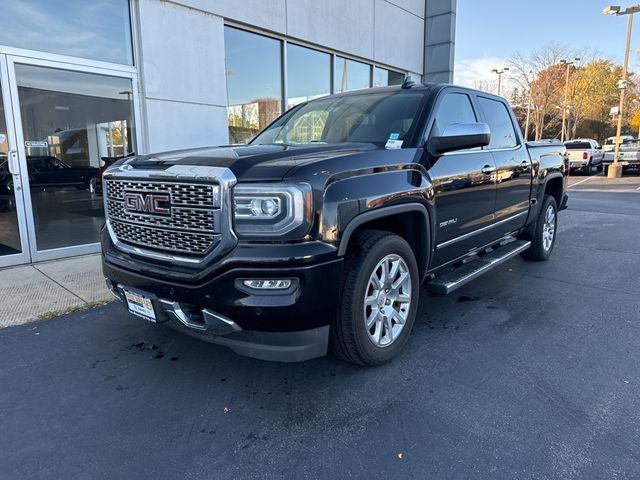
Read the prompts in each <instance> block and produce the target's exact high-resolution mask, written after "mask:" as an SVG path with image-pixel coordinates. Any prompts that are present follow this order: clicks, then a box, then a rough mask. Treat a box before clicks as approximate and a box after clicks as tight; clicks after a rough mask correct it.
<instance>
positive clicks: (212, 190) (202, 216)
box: [105, 179, 221, 256]
mask: <svg viewBox="0 0 640 480" xmlns="http://www.w3.org/2000/svg"><path fill="white" fill-rule="evenodd" d="M105 183H106V185H105V186H106V191H105V195H106V199H105V206H106V214H107V218H108V220H109V223H110V225H111V228H112V231H113V233H114V234H115V236H116V237H117V239H118V240H119V241H121V242H124V243H126V244H130V245H134V246H140V247H144V248H147V249H152V250H157V251H162V252H169V253H176V254H186V255H189V256H193V255H195V256H204V255H205V254H206V253H207V252H209V251H210V250H211V249H212V248H214V247H215V245H216V244H217V243H218V241H219V240H220V235H219V234H220V228H219V227H220V225H219V221H220V204H221V201H220V188H219V186H218V185H216V184H200V183H183V182H159V181H147V180H125V179H122V180H120V179H107V180H106V182H105ZM126 193H140V194H143V195H145V194H154V195H157V194H162V195H169V197H170V202H169V203H170V206H169V209H170V215H167V216H164V215H162V216H161V215H154V214H152V213H146V212H142V211H129V210H127V208H125V202H124V197H125V194H126Z"/></svg>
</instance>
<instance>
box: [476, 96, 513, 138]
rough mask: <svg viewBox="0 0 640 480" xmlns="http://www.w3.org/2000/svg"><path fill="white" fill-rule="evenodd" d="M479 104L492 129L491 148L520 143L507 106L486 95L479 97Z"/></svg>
mask: <svg viewBox="0 0 640 480" xmlns="http://www.w3.org/2000/svg"><path fill="white" fill-rule="evenodd" d="M478 104H479V105H480V108H481V109H482V113H483V115H484V118H485V120H486V122H487V123H488V124H489V129H491V143H490V144H489V148H512V147H515V146H516V145H518V137H517V136H516V131H515V130H514V128H513V122H511V116H510V115H509V111H508V110H507V106H506V105H505V104H504V103H502V102H499V101H497V100H492V99H490V98H486V97H478Z"/></svg>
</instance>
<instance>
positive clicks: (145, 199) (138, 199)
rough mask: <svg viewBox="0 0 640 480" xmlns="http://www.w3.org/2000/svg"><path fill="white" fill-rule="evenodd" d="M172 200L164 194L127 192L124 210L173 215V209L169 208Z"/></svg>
mask: <svg viewBox="0 0 640 480" xmlns="http://www.w3.org/2000/svg"><path fill="white" fill-rule="evenodd" d="M170 200H171V198H170V197H169V195H164V194H156V193H131V192H125V194H124V208H125V209H126V210H128V211H130V212H139V213H151V214H156V215H171V209H169V208H167V207H168V206H169V205H168V204H169V202H170Z"/></svg>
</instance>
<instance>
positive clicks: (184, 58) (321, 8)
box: [134, 0, 455, 151]
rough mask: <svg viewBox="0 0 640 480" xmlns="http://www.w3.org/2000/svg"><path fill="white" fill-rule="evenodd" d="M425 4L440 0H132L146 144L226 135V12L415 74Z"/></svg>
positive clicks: (154, 146)
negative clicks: (135, 14) (136, 21)
mask: <svg viewBox="0 0 640 480" xmlns="http://www.w3.org/2000/svg"><path fill="white" fill-rule="evenodd" d="M444 1H445V2H448V3H449V4H450V2H451V1H453V2H454V3H455V0H444ZM429 2H436V3H438V2H443V0H171V1H167V0H137V1H136V2H134V5H136V7H137V9H138V15H137V17H138V23H139V32H138V48H137V53H138V63H139V64H140V73H141V84H142V98H143V111H144V113H145V116H146V123H147V129H148V136H147V148H148V150H149V151H158V150H164V149H173V148H183V147H192V146H204V145H215V144H223V143H226V142H227V141H228V137H227V123H226V105H227V91H226V77H225V63H224V19H225V18H226V19H228V20H231V21H234V22H240V23H243V24H247V25H251V26H253V27H257V28H259V29H264V30H265V31H266V33H268V32H269V31H270V32H274V33H277V34H280V35H285V36H287V37H289V38H291V39H292V40H295V39H298V40H302V41H304V42H307V43H311V44H315V45H318V46H319V47H321V48H322V47H324V48H328V49H332V50H335V51H337V52H339V53H345V54H348V55H352V56H355V57H360V58H362V59H364V60H368V61H370V62H375V63H379V64H382V65H385V66H389V67H393V68H396V69H400V70H406V71H409V72H411V73H414V74H415V75H416V76H417V77H418V78H420V76H421V75H422V74H423V72H424V68H425V55H424V52H425V41H426V39H425V15H426V13H427V8H426V6H425V4H428V3H429ZM427 61H429V58H427Z"/></svg>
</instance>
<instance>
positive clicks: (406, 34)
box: [0, 0, 456, 267]
mask: <svg viewBox="0 0 640 480" xmlns="http://www.w3.org/2000/svg"><path fill="white" fill-rule="evenodd" d="M455 3H456V2H455V0H91V1H86V0H56V1H55V2H43V1H39V0H38V1H36V0H3V1H2V8H1V9H0V11H1V12H2V17H3V27H2V29H0V93H1V95H0V267H5V266H9V265H17V264H22V263H30V262H36V261H43V260H49V259H54V258H61V257H67V256H72V255H80V254H85V253H92V252H98V251H99V244H98V238H99V230H100V228H101V226H102V224H103V222H104V212H103V199H102V195H101V191H100V188H99V182H97V178H98V175H99V168H100V167H102V166H104V165H105V162H106V163H108V162H109V161H112V159H114V158H117V157H121V156H124V155H129V154H132V153H149V152H155V151H163V150H174V149H180V148H187V147H199V146H209V145H221V144H228V143H246V142H247V141H248V140H249V139H250V138H251V137H252V136H253V135H254V134H255V133H256V132H258V131H259V130H260V129H262V128H263V127H264V126H266V125H267V124H268V123H269V122H271V121H272V120H273V119H274V118H276V117H277V116H278V115H280V114H281V113H282V112H283V111H285V110H286V109H288V108H290V107H292V106H293V105H296V104H298V103H300V102H304V101H306V100H309V99H313V98H316V97H320V96H323V95H328V94H330V93H337V92H343V91H348V90H355V89H362V88H369V87H375V86H383V85H393V84H399V83H402V80H403V78H404V76H405V75H407V74H410V75H411V76H412V77H413V78H414V79H415V80H422V81H425V82H431V81H437V82H441V81H444V82H448V81H451V79H452V70H453V53H454V32H455V7H456V5H455ZM311 127H312V128H313V126H311Z"/></svg>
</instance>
